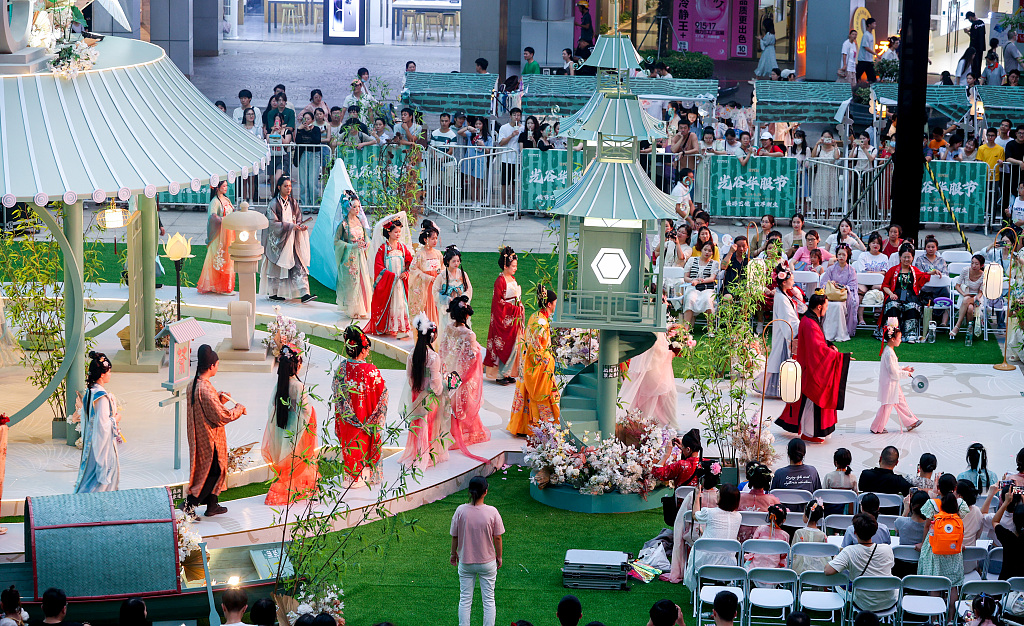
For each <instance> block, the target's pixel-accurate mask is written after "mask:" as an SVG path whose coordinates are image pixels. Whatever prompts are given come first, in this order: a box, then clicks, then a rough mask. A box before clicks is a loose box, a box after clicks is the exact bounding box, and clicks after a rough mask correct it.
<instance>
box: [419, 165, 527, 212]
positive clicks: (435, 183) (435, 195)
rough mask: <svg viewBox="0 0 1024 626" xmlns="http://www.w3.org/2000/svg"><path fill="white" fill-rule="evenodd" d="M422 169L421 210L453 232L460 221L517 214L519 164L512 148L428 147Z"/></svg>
mask: <svg viewBox="0 0 1024 626" xmlns="http://www.w3.org/2000/svg"><path fill="white" fill-rule="evenodd" d="M506 159H509V160H514V162H513V163H507V162H506ZM421 171H422V179H423V183H424V191H425V192H426V193H425V197H424V213H425V214H435V215H437V216H439V217H443V218H444V219H446V220H448V221H449V222H451V223H452V224H453V226H454V228H455V231H456V232H458V230H459V225H460V224H464V223H468V222H473V221H476V220H481V219H485V218H488V217H494V216H497V215H515V216H517V217H518V215H519V198H520V194H519V189H520V186H521V184H522V165H521V161H520V159H519V155H518V154H517V151H516V150H515V149H514V148H510V147H503V146H498V147H491V146H482V147H473V146H459V145H449V146H444V147H441V148H438V147H431V148H428V149H427V150H426V151H425V153H424V155H423V162H422V170H421Z"/></svg>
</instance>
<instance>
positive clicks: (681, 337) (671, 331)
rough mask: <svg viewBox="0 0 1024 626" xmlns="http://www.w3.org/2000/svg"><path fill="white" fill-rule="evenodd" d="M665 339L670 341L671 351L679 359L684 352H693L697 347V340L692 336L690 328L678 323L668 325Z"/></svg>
mask: <svg viewBox="0 0 1024 626" xmlns="http://www.w3.org/2000/svg"><path fill="white" fill-rule="evenodd" d="M665 337H666V339H668V348H669V350H671V351H672V352H673V353H674V354H675V355H676V356H677V357H678V356H681V355H682V353H683V351H689V350H693V349H694V348H695V347H696V346H697V342H696V340H694V338H693V335H691V334H690V329H689V327H687V326H683V325H682V324H680V323H678V322H672V323H670V324H669V325H668V330H667V332H666V333H665Z"/></svg>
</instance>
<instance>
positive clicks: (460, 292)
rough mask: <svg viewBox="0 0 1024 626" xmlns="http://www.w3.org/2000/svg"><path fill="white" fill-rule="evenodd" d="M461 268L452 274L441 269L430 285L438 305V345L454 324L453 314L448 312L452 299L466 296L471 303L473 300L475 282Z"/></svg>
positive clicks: (435, 302)
mask: <svg viewBox="0 0 1024 626" xmlns="http://www.w3.org/2000/svg"><path fill="white" fill-rule="evenodd" d="M459 270H460V271H457V272H455V274H451V275H449V273H448V269H447V268H445V269H443V270H441V272H440V273H439V274H438V275H437V278H435V279H434V282H433V284H432V285H431V286H430V294H431V297H432V298H434V305H435V306H436V307H437V318H438V324H437V341H438V345H440V342H441V341H442V340H443V339H444V335H445V333H446V332H447V330H448V327H449V326H451V324H452V316H451V315H449V314H448V305H449V304H451V301H452V300H454V299H455V298H458V297H459V296H466V297H468V298H469V301H470V303H472V302H473V283H472V281H470V280H469V274H467V273H466V272H465V271H462V268H461V267H460V268H459ZM463 277H465V279H466V282H465V284H463V282H462V279H463Z"/></svg>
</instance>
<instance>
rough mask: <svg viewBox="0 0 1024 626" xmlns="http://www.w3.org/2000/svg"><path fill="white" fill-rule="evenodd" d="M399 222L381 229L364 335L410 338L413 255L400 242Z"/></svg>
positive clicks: (392, 222)
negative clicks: (368, 321)
mask: <svg viewBox="0 0 1024 626" xmlns="http://www.w3.org/2000/svg"><path fill="white" fill-rule="evenodd" d="M403 230H404V229H403V224H402V221H401V220H399V219H397V218H396V219H392V220H390V221H387V222H384V223H383V225H382V226H381V227H380V233H381V234H382V235H383V238H384V243H382V244H380V247H378V248H377V256H376V258H375V259H374V262H373V275H374V277H375V278H374V283H373V299H372V300H371V302H370V323H369V324H367V325H366V332H368V333H370V334H373V335H393V336H397V337H398V338H399V339H404V338H406V337H408V336H409V332H410V328H411V327H410V324H409V296H408V294H409V265H410V264H411V263H412V252H411V251H410V250H409V248H408V246H406V245H405V244H404V243H402V242H401V237H402V231H403ZM376 238H377V236H376V234H375V235H374V239H376Z"/></svg>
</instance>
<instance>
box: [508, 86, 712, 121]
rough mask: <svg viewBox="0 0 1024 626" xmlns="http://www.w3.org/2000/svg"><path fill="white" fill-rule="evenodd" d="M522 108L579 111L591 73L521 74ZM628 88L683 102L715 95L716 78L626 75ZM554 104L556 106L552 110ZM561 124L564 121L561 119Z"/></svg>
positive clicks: (544, 111) (556, 112) (588, 93)
mask: <svg viewBox="0 0 1024 626" xmlns="http://www.w3.org/2000/svg"><path fill="white" fill-rule="evenodd" d="M523 85H524V87H525V88H526V93H525V94H523V111H524V112H525V113H526V114H532V115H552V114H554V115H559V114H561V115H572V114H573V113H576V112H578V111H580V110H581V109H582V108H583V107H584V106H586V105H587V102H588V101H590V99H591V96H593V95H594V92H595V91H597V78H596V77H594V76H544V75H542V74H534V75H529V76H524V77H523ZM629 90H630V91H631V92H632V93H634V94H636V95H637V97H639V98H641V99H654V100H682V101H683V104H684V106H688V105H686V103H687V102H689V103H690V104H691V105H692V104H693V103H699V102H714V101H716V100H717V99H718V81H717V80H693V79H686V78H630V79H629ZM556 107H557V110H553V109H555V108H556ZM562 126H565V122H564V121H563V122H562Z"/></svg>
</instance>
